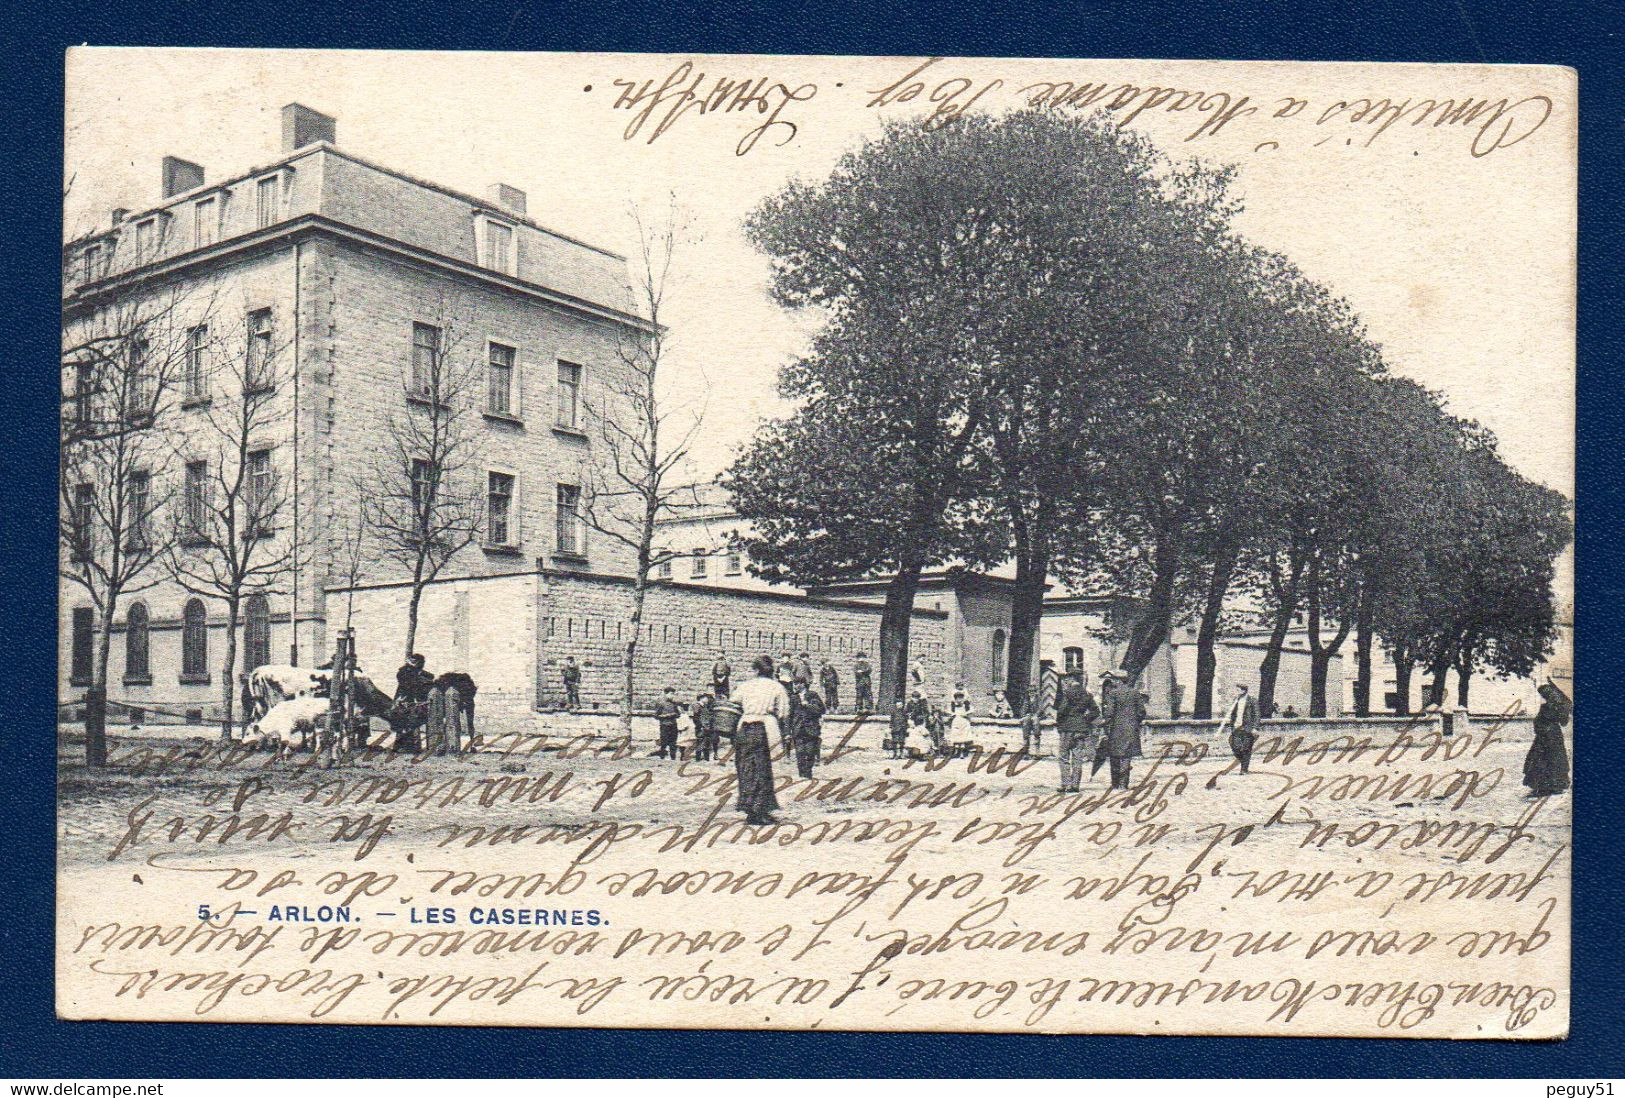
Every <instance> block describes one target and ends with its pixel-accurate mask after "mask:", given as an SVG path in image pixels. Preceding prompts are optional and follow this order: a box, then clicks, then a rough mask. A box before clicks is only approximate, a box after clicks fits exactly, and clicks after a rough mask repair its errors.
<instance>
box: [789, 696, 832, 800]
mask: <svg viewBox="0 0 1625 1098" xmlns="http://www.w3.org/2000/svg"><path fill="white" fill-rule="evenodd" d="M796 694H797V695H799V696H798V697H796V699H795V700H796V705H795V706H794V707H793V708H792V709H791V711H790V726H791V727H790V740H791V742H792V743H793V744H794V745H795V749H796V773H798V774H800V775H801V776H802V777H803V778H810V777H812V776H813V766H814V765H815V764H816V763H817V762H818V756H819V749H820V746H821V739H822V736H823V733H824V727H823V720H824V699H823V698H820V697H819V696H818V693H817V692H816V691H814V690H812V689H810V688H808V687H806V686H798V687H796Z"/></svg>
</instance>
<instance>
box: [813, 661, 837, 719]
mask: <svg viewBox="0 0 1625 1098" xmlns="http://www.w3.org/2000/svg"><path fill="white" fill-rule="evenodd" d="M818 685H819V686H820V687H821V688H822V689H823V691H824V705H825V707H826V708H827V710H828V712H831V713H833V712H835V711H836V710H837V709H839V708H840V707H841V673H840V672H839V671H837V670H835V665H834V664H833V663H830V662H829V660H827V659H826V660H825V661H824V665H823V666H822V667H820V668H819V669H818Z"/></svg>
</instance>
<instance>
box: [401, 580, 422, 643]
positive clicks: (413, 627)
mask: <svg viewBox="0 0 1625 1098" xmlns="http://www.w3.org/2000/svg"><path fill="white" fill-rule="evenodd" d="M422 600H423V584H422V583H421V582H419V581H417V580H414V581H413V582H412V595H411V597H410V598H409V599H407V600H406V655H405V657H403V658H402V660H401V662H402V663H408V662H410V661H411V659H412V653H413V652H414V651H416V648H417V643H418V603H419V602H421V601H422Z"/></svg>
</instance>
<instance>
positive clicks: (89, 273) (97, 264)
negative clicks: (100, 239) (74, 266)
mask: <svg viewBox="0 0 1625 1098" xmlns="http://www.w3.org/2000/svg"><path fill="white" fill-rule="evenodd" d="M79 261H80V263H81V264H83V268H82V271H81V274H82V275H83V277H84V279H85V281H86V282H89V281H90V280H91V279H93V278H100V277H101V276H102V246H101V245H100V244H92V245H90V246H89V247H87V248H86V249H85V250H84V251H83V252H80V253H79Z"/></svg>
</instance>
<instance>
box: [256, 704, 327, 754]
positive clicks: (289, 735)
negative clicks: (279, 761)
mask: <svg viewBox="0 0 1625 1098" xmlns="http://www.w3.org/2000/svg"><path fill="white" fill-rule="evenodd" d="M327 712H328V702H327V699H326V698H316V697H311V696H309V695H305V696H303V697H298V698H289V699H288V700H287V701H282V702H278V703H277V704H275V705H273V706H272V707H271V708H270V710H269V711H268V712H267V713H266V714H265V715H264V716H263V717H261V718H260V719H259V720H257V721H255V722H254V723H253V724H252V725H250V726H249V730H248V731H249V735H250V736H257V737H258V738H259V739H260V741H261V742H262V743H268V744H273V745H275V746H276V748H277V752H278V753H279V754H281V753H283V752H286V751H287V750H288V749H289V748H291V747H293V746H294V744H295V743H298V742H301V741H303V740H308V739H309V738H310V737H311V736H312V735H313V734H314V733H315V731H316V722H317V721H319V720H322V719H325V718H326V716H327Z"/></svg>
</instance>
